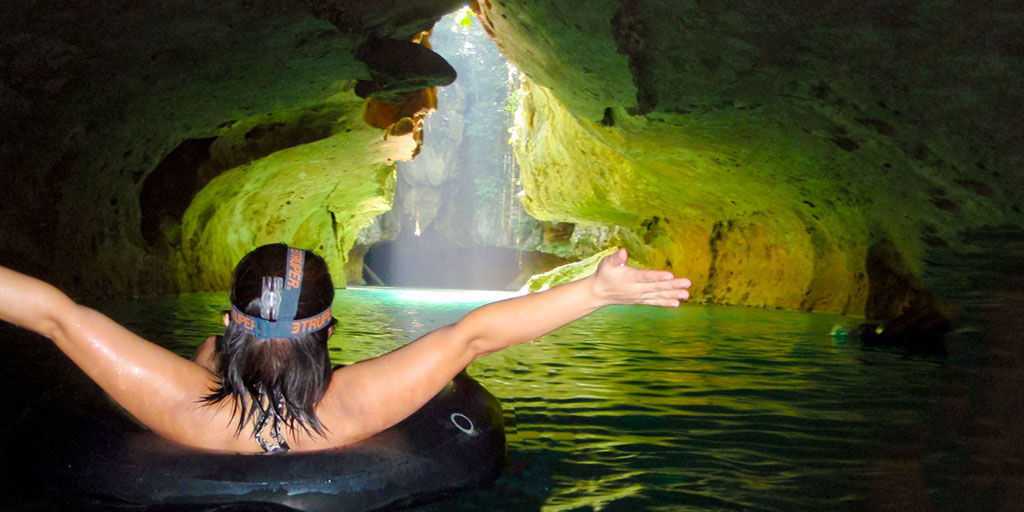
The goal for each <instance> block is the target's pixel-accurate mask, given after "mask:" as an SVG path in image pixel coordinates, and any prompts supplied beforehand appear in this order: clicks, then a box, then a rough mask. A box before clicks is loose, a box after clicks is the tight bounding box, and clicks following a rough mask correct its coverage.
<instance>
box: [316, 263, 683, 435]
mask: <svg viewBox="0 0 1024 512" xmlns="http://www.w3.org/2000/svg"><path fill="white" fill-rule="evenodd" d="M626 262H627V255H626V251H625V250H621V249H620V250H619V251H618V252H617V253H615V254H613V255H611V256H608V257H607V258H605V259H604V260H603V261H602V262H601V263H600V265H599V266H598V269H597V272H595V273H594V274H592V275H590V276H589V277H585V278H583V279H580V280H578V281H574V282H572V283H568V284H565V285H562V286H557V287H554V288H551V289H550V290H546V291H544V292H540V293H535V294H531V295H526V296H522V297H516V298H512V299H508V300H504V301H500V302H495V303H491V304H487V305H485V306H481V307H480V308H477V309H475V310H473V311H472V312H470V313H469V314H467V315H466V316H465V317H464V318H463V319H462V320H459V321H458V322H457V323H455V324H453V325H449V326H447V327H442V328H441V329H438V330H436V331H433V332H431V333H429V334H426V335H424V336H423V337H421V338H419V339H417V340H416V341H414V342H412V343H409V344H408V345H406V346H404V347H402V348H400V349H398V350H395V351H394V352H391V353H388V354H385V355H383V356H380V357H377V358H374V359H370V360H367V361H362V362H360V363H356V364H354V365H351V366H347V367H345V368H342V369H340V370H337V371H336V372H335V374H334V379H332V382H331V388H330V389H329V390H328V394H327V395H326V396H325V398H324V403H325V404H326V405H329V404H330V403H331V402H334V403H336V404H337V407H330V406H328V407H322V408H321V410H324V411H325V412H327V411H337V413H338V414H339V415H338V416H337V417H335V416H333V414H331V413H330V412H327V416H328V417H323V416H322V418H321V419H324V420H325V424H327V425H328V427H329V428H330V429H331V430H332V432H333V433H334V434H336V435H338V436H340V437H342V438H347V439H350V440H351V441H356V440H359V439H362V438H365V437H368V436H370V435H373V434H374V433H376V432H379V431H381V430H384V429H386V428H388V427H390V426H391V425H394V424H395V423H397V422H399V421H401V420H402V419H404V418H405V417H406V416H408V415H409V414H412V413H413V412H415V411H416V410H417V409H418V408H419V407H421V406H422V405H423V404H424V403H426V402H427V400H429V399H430V398H431V397H433V396H434V395H435V394H437V392H438V391H440V390H441V388H442V387H443V386H444V385H445V384H447V383H448V382H449V381H450V380H451V379H452V378H453V377H454V376H455V375H456V374H457V373H458V372H460V371H462V370H463V369H464V368H465V367H466V366H468V365H469V363H471V362H473V360H475V359H477V358H479V357H482V356H484V355H487V354H490V353H493V352H496V351H498V350H501V349H503V348H506V347H509V346H512V345H516V344H519V343H523V342H526V341H530V340H533V339H536V338H539V337H540V336H543V335H544V334H547V333H549V332H551V331H553V330H555V329H557V328H559V327H561V326H563V325H565V324H567V323H569V322H572V321H573V320H576V319H578V318H581V317H583V316H585V315H587V314H589V313H591V312H593V311H596V310H597V309H600V308H601V307H604V306H607V305H612V304H647V305H654V306H666V307H674V306H678V305H679V303H680V301H682V300H685V299H687V298H689V291H688V288H689V286H690V281H689V280H688V279H685V278H675V277H674V276H673V275H672V274H671V273H670V272H665V271H656V270H641V269H637V268H634V267H630V266H628V265H627V264H626Z"/></svg>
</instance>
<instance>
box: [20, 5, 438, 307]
mask: <svg viewBox="0 0 1024 512" xmlns="http://www.w3.org/2000/svg"><path fill="white" fill-rule="evenodd" d="M456 6H457V4H456V3H455V2H450V1H448V2H433V1H431V2H427V1H421V2H416V1H412V2H402V3H401V6H399V5H398V3H396V2H376V3H374V4H373V5H364V4H363V3H359V4H358V6H357V5H356V3H354V2H353V3H352V5H348V4H347V3H346V2H327V1H324V2H307V1H300V0H287V1H269V0H245V1H242V0H238V1H225V2H213V3H209V2H199V1H192V0H171V1H161V2H155V1H153V2H150V1H142V2H136V1H132V2H127V1H111V2H86V3H82V2H69V1H64V0H44V1H40V2H4V3H3V5H2V6H0V18H2V19H4V24H3V27H2V29H0V111H2V112H3V113H4V115H3V116H0V132H2V133H3V134H4V137H3V140H2V141H0V170H2V171H0V172H2V173H3V175H2V176H3V178H4V182H5V187H4V188H3V189H2V192H0V240H2V242H0V262H2V263H3V264H4V265H8V266H11V267H13V268H16V269H19V270H22V271H26V272H29V273H31V274H33V275H36V276H39V277H42V278H44V279H47V280H48V281H51V282H53V283H54V284H56V285H57V286H59V287H61V288H62V289H65V290H67V291H69V292H71V293H72V294H73V295H75V296H102V295H138V294H156V293H168V292H176V291H188V290H193V289H196V288H197V287H198V288H203V289H206V288H209V287H222V286H223V283H224V282H225V281H226V279H227V273H228V272H230V268H231V266H232V265H233V264H234V261H231V260H233V259H234V260H237V257H239V256H240V255H241V254H242V253H244V250H243V249H242V248H243V247H246V246H249V247H246V249H249V248H251V244H255V243H262V242H269V241H285V242H290V243H296V244H305V243H309V244H312V245H311V247H312V246H313V245H315V247H316V248H319V247H320V245H326V246H328V247H330V248H326V247H325V248H326V251H327V253H328V259H329V261H330V263H331V266H332V268H334V269H338V268H340V267H341V266H342V265H343V264H344V259H345V258H346V257H347V252H346V251H345V250H343V246H344V245H345V244H350V243H351V242H350V240H351V239H353V238H354V234H353V233H352V231H353V230H358V229H359V227H360V226H349V225H347V224H346V225H345V227H344V228H339V229H334V228H333V224H332V223H331V222H328V221H329V220H330V215H329V214H328V213H327V212H330V213H331V214H333V215H334V217H335V219H337V220H338V222H355V223H365V222H368V219H367V218H366V216H367V215H369V213H370V212H379V211H381V210H386V209H387V207H388V205H389V204H390V194H391V190H392V188H393V185H391V184H390V183H391V181H392V180H393V178H392V177H389V176H390V174H393V166H394V163H395V161H396V160H398V159H404V158H410V157H411V154H412V152H413V151H414V149H410V148H415V141H414V140H413V139H414V138H415V137H414V134H413V133H406V134H405V135H404V136H398V137H391V138H389V141H388V143H386V144H385V143H383V142H382V140H383V135H384V133H383V132H382V131H381V130H380V127H373V126H370V125H368V124H367V123H366V122H364V120H363V118H364V114H366V111H365V110H364V108H365V106H364V100H363V99H362V98H360V97H358V96H357V95H356V94H355V89H356V86H357V85H358V84H359V83H360V82H359V81H362V82H363V83H370V84H373V83H374V80H375V79H376V78H378V77H377V74H376V73H374V71H375V70H374V69H371V68H370V67H368V66H367V65H366V64H365V62H364V60H365V57H364V58H363V59H362V60H361V59H360V57H361V56H360V55H359V50H360V48H361V47H362V46H363V45H364V43H366V41H368V40H371V39H380V38H396V39H401V40H406V41H407V40H410V39H412V38H413V37H414V36H415V35H416V34H418V33H420V32H422V31H424V30H429V29H430V28H431V27H432V26H433V23H434V21H435V20H436V19H438V18H439V17H440V16H442V15H443V14H444V13H446V12H448V11H450V10H451V9H453V8H455V7H456ZM399 7H400V8H399ZM353 9H355V10H353ZM332 20H333V21H335V22H339V20H340V23H336V24H335V23H332ZM385 40H386V39H385ZM409 63H410V64H413V62H412V61H411V60H410V61H409ZM399 78H408V77H399ZM422 82H423V81H422V80H421V81H420V82H417V83H418V84H419V85H420V86H421V87H424V86H427V85H430V84H429V83H427V85H423V83H422ZM427 82H429V80H427ZM406 85H408V84H406ZM430 97H431V96H430V94H426V95H420V96H417V98H416V100H417V101H410V102H405V103H404V104H402V105H397V106H395V108H391V109H390V110H389V109H387V108H377V109H375V110H373V109H371V111H370V114H372V115H376V120H377V123H378V124H381V123H383V127H384V128H387V127H389V126H390V124H392V123H394V122H395V121H396V120H397V119H391V118H389V116H392V117H393V116H402V117H411V116H415V115H417V114H420V113H423V112H425V111H426V110H425V109H429V107H430ZM371 101H372V100H371ZM383 110H387V112H386V113H385V114H381V113H380V112H381V111H383ZM388 119H391V120H388ZM402 139H407V140H406V142H402ZM410 143H412V145H410ZM306 146H309V147H306ZM289 148H291V150H289ZM298 148H305V149H298ZM282 150H285V151H286V154H285V155H277V154H276V153H277V152H279V151H282ZM265 158H270V160H266V161H263V159H265ZM331 160H333V161H336V162H345V163H344V164H343V165H338V166H332V165H330V164H329V163H328V161H331ZM281 166H284V167H281ZM291 166H294V167H296V172H297V174H296V175H295V176H293V177H291V178H284V177H281V176H279V175H280V173H281V172H282V171H281V169H283V168H286V167H291ZM357 167H358V168H357ZM333 173H337V176H333V175H332V174H333ZM150 177H153V179H152V180H151V181H150V180H149V178H150ZM211 180H212V181H211ZM147 182H148V183H147ZM281 182H284V183H285V184H281ZM207 183H211V184H212V186H211V187H210V188H209V190H206V189H203V187H204V186H205V185H206V184H207ZM261 183H269V184H273V185H274V186H277V187H278V189H277V190H278V191H279V192H280V191H287V192H288V193H294V194H296V199H295V200H294V201H293V202H292V203H291V204H290V205H286V204H284V203H283V202H282V201H278V200H274V199H272V198H270V197H269V196H271V195H273V192H270V191H265V192H260V191H259V190H257V189H259V186H260V184H261ZM199 190H204V193H203V196H202V197H203V198H204V199H203V201H201V204H199V205H193V206H192V211H194V212H199V213H195V214H191V215H188V216H186V215H185V209H186V208H188V205H189V204H190V198H191V197H194V196H195V194H196V193H197V192H198V191H199ZM253 199H255V201H252V202H250V203H249V205H248V210H247V211H243V208H241V207H240V206H239V201H249V200H253ZM143 205H145V208H146V209H145V210H143ZM210 205H216V207H217V211H216V212H211V211H210ZM281 216H288V219H287V220H286V221H283V222H280V223H278V224H275V223H274V222H269V221H268V219H270V220H280V218H281ZM314 218H315V219H316V220H313V219H314ZM232 224H233V225H235V228H237V229H231V228H230V226H231V225H232ZM274 226H277V228H278V229H275V228H274ZM310 230H323V232H322V233H320V234H318V237H319V238H320V239H321V241H319V242H317V243H316V244H313V242H312V240H313V238H312V237H311V235H310V233H309V232H310ZM229 233H230V234H229ZM226 234H229V235H228V236H226V237H225V238H223V239H222V240H223V241H222V242H221V243H216V242H214V239H215V238H216V237H217V236H221V235H226ZM195 264H201V265H204V267H202V268H201V271H196V273H197V274H198V275H191V274H190V272H193V271H194V270H195V267H192V265H195ZM190 269H193V270H190Z"/></svg>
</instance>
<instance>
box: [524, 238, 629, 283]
mask: <svg viewBox="0 0 1024 512" xmlns="http://www.w3.org/2000/svg"><path fill="white" fill-rule="evenodd" d="M618 250H619V248H618V247H609V248H608V249H605V250H603V251H601V252H599V253H596V254H594V255H593V256H588V257H586V258H583V259H581V260H579V261H576V262H573V263H568V264H565V265H562V266H559V267H556V268H554V269H552V270H549V271H547V272H544V273H543V274H537V275H535V276H533V277H531V278H530V280H529V281H527V282H526V285H524V286H523V288H522V289H521V290H520V292H523V293H534V292H542V291H544V290H547V289H548V288H551V287H552V286H558V285H560V284H564V283H569V282H572V281H575V280H577V279H580V278H583V277H586V276H589V275H590V274H593V273H594V271H595V270H597V265H598V264H599V263H601V260H603V259H604V258H605V257H606V256H610V255H612V254H615V251H618Z"/></svg>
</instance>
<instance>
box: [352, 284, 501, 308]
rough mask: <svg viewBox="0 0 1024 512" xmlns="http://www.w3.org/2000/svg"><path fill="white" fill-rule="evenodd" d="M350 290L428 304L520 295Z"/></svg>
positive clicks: (429, 290)
mask: <svg viewBox="0 0 1024 512" xmlns="http://www.w3.org/2000/svg"><path fill="white" fill-rule="evenodd" d="M346 290H348V291H353V292H359V293H372V294H379V295H380V296H385V297H388V298H391V299H394V300H398V301H402V302H416V303H427V304H466V303H474V304H484V303H488V302H496V301H499V300H505V299H509V298H512V297H516V296H518V295H520V294H519V293H518V292H508V291H499V290H445V289H428V288H423V289H410V288H386V287H370V286H350V287H348V288H346Z"/></svg>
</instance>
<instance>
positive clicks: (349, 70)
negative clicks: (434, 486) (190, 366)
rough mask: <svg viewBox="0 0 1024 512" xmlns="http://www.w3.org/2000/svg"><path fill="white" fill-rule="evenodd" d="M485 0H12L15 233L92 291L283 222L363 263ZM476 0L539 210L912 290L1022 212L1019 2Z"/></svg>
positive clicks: (842, 289)
mask: <svg viewBox="0 0 1024 512" xmlns="http://www.w3.org/2000/svg"><path fill="white" fill-rule="evenodd" d="M460 5H461V4H460V2H437V1H403V2H397V1H386V2H354V1H318V0H307V1H284V2H269V1H259V0H247V1H228V2H214V3H207V2H198V1H166V2H149V1H142V2H127V1H115V2H102V3H78V2H63V1H48V2H31V3H28V2H23V3H16V2H8V3H5V5H4V6H3V7H2V8H0V15H2V16H3V17H4V19H5V24H4V27H3V29H2V30H3V32H2V38H3V39H2V46H0V79H2V81H0V109H2V110H3V112H4V116H3V119H0V129H2V130H3V133H4V135H5V136H4V140H3V142H2V146H0V168H2V169H3V172H4V177H5V178H6V179H5V181H6V183H5V187H4V190H3V192H0V197H2V203H0V233H2V235H3V244H2V246H0V258H2V260H0V262H2V263H3V264H5V265H10V266H12V267H15V268H18V269H21V270H24V271H27V272H30V273H33V274H34V275H39V276H41V277H44V278H46V279H49V280H51V281H53V282H55V283H56V284H58V285H59V286H61V287H63V288H65V289H68V290H70V291H71V292H72V293H74V294H76V295H84V296H90V295H137V294H147V293H166V292H176V291H191V290H197V289H218V288H223V287H224V286H225V283H226V280H227V278H228V272H229V271H230V268H231V266H232V265H233V264H234V262H235V261H236V260H237V258H238V257H240V256H241V255H242V254H244V253H245V252H246V251H247V250H249V249H251V248H252V247H254V246H256V245H259V244H261V243H268V242H277V241H284V242H288V243H293V244H297V245H303V246H307V247H309V248H313V249H315V250H318V251H321V252H323V253H324V254H325V255H326V256H327V258H328V261H329V262H330V264H331V267H332V271H333V272H334V273H335V275H336V276H338V275H339V274H342V273H344V272H346V266H349V267H351V265H352V263H353V262H352V261H350V260H351V258H352V257H351V255H350V249H351V248H352V245H353V244H354V243H355V241H356V238H357V234H358V232H359V231H360V229H361V228H362V227H364V226H366V225H367V224H369V223H370V222H371V221H372V220H373V218H374V217H375V216H376V215H378V214H380V213H382V212H384V211H387V210H388V209H390V208H391V201H392V197H393V194H394V190H395V176H394V166H395V162H396V161H399V160H407V159H410V158H413V156H414V155H415V153H416V152H417V148H418V147H419V142H420V139H419V137H420V135H421V134H420V132H419V131H418V129H419V127H421V126H422V121H423V117H424V116H425V115H427V113H428V112H429V111H430V110H431V108H432V107H433V105H434V104H435V103H436V96H435V95H434V94H433V90H432V87H434V86H437V85H443V84H445V83H448V82H450V81H451V80H452V79H455V77H454V76H453V74H452V72H451V71H450V70H449V69H446V68H445V67H444V66H443V65H440V64H439V63H436V62H435V64H434V65H431V64H430V62H428V61H430V60H431V59H433V57H434V56H433V55H432V54H431V53H430V52H429V50H428V51H426V52H422V51H421V50H426V47H421V46H417V48H415V49H413V50H403V49H402V48H405V47H406V44H407V43H409V42H410V41H417V42H420V41H422V42H426V41H425V40H424V39H423V37H424V36H423V32H424V31H426V30H429V29H430V28H431V27H432V26H433V24H434V22H435V21H436V20H437V19H439V18H440V17H441V16H442V15H444V14H446V13H448V12H451V11H453V10H455V9H457V8H459V7H460ZM473 8H474V10H475V11H476V12H477V13H478V15H479V18H478V19H477V20H474V22H475V23H481V24H483V26H484V28H485V29H486V30H487V31H488V33H489V34H491V35H492V36H493V38H494V39H495V41H496V43H497V44H498V47H499V48H500V49H501V50H502V52H503V53H504V54H505V55H506V57H508V58H509V60H510V61H511V62H513V63H514V65H515V66H516V67H517V68H518V69H519V70H520V71H521V72H522V73H523V77H524V78H523V85H522V88H521V90H520V92H519V96H518V107H519V108H518V111H517V113H516V116H517V126H516V128H515V132H514V133H513V138H512V144H513V145H514V147H515V152H516V155H517V158H518V160H519V164H520V167H521V172H522V182H523V187H524V197H523V202H524V204H525V206H526V208H527V210H528V211H529V212H530V213H531V214H532V215H533V216H535V217H537V218H538V219H541V220H543V221H545V222H548V223H550V224H551V225H559V226H564V225H567V224H566V223H571V225H574V226H577V229H578V230H579V232H578V233H577V236H576V239H575V241H574V243H577V242H578V243H581V244H583V246H585V247H588V248H589V249H588V250H592V251H594V252H596V251H599V250H600V249H601V248H599V247H594V246H593V245H594V241H595V240H600V241H601V242H602V243H609V244H620V245H624V246H626V247H627V248H629V249H630V251H631V252H632V254H633V255H634V256H635V257H636V258H637V259H638V261H639V262H640V263H641V264H644V265H648V266H658V267H667V268H672V269H673V270H674V271H676V272H677V273H681V274H686V275H688V276H690V277H691V278H692V279H693V280H694V291H695V296H697V297H699V298H702V299H703V300H705V301H708V302H715V303H728V304H745V305H754V306H771V307H786V308H801V309H809V310H827V311H838V312H848V313H856V314H868V315H869V316H879V317H885V316H891V315H892V314H893V312H894V311H897V310H898V308H900V307H903V306H905V305H906V304H907V303H908V302H913V301H915V300H918V301H919V300H922V299H921V297H924V296H926V295H927V290H922V289H921V285H920V281H919V276H920V274H921V273H922V272H923V268H924V266H925V261H926V254H927V253H928V251H929V250H931V249H934V248H936V247H942V248H949V249H951V250H954V251H956V250H965V249H964V245H963V244H964V243H965V240H966V238H967V235H968V234H969V233H970V232H972V231H973V230H976V229H979V228H981V227H984V226H993V225H1005V224H1011V225H1017V226H1020V225H1021V223H1022V215H1021V210H1020V208H1021V203H1022V202H1021V190H1022V187H1021V183H1020V180H1021V177H1020V172H1019V168H1020V166H1021V164H1022V163H1024V162H1022V161H1021V160H1022V158H1021V152H1020V149H1019V148H1020V147H1021V146H1022V142H1024V141H1022V140H1021V139H1022V128H1021V125H1020V122H1019V120H1020V119H1021V117H1022V114H1024V107H1022V103H1021V98H1020V95H1019V93H1018V91H1020V90H1021V86H1022V85H1024V84H1022V83H1021V81H1022V75H1024V72H1022V54H1024V36H1022V35H1021V32H1020V30H1019V27H1020V26H1021V23H1022V22H1024V19H1022V18H1024V14H1022V13H1021V12H1020V9H1018V8H1016V7H1015V3H1014V2H987V3H985V8H979V7H977V6H974V5H973V4H966V3H963V2H948V1H907V2H895V3H894V2H882V1H869V2H858V3H855V4H854V3H835V2H828V3H822V2H805V1H787V2H739V1H724V2H689V1H654V0H616V1H611V0H595V1H588V2H566V1H553V0H550V1H531V2H524V1H500V2H499V1H494V0H485V1H483V2H481V3H479V4H474V6H473ZM392 52H393V53H392ZM421 53H422V55H423V57H422V58H420V57H418V56H417V55H419V54H421ZM382 54H383V55H384V56H383V57H381V55H382ZM396 62H398V63H402V62H407V63H408V64H409V65H408V68H405V67H403V66H398V67H397V68H396V67H395V66H394V64H395V63H396ZM441 62H443V59H442V61H441ZM420 64H422V66H420ZM580 233H593V234H592V235H588V236H589V238H590V242H589V245H588V243H586V241H580V239H581V238H583V235H580ZM347 271H348V272H349V275H351V272H352V270H351V268H348V269H347ZM339 279H340V277H339Z"/></svg>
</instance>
